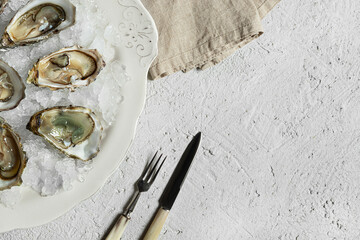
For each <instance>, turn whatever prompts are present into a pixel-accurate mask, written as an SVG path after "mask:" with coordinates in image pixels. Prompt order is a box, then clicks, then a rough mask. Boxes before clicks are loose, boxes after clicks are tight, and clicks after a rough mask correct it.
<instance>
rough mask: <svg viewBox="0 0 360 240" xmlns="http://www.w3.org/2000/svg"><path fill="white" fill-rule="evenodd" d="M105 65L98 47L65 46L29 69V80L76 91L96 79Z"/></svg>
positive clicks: (50, 86) (37, 84)
mask: <svg viewBox="0 0 360 240" xmlns="http://www.w3.org/2000/svg"><path fill="white" fill-rule="evenodd" d="M104 66H105V62H104V60H103V58H102V57H101V55H100V54H99V52H98V51H97V50H96V49H84V48H81V47H79V46H74V47H70V48H63V49H61V50H59V51H57V52H54V53H52V54H50V55H48V56H45V57H43V58H42V59H40V60H39V61H38V62H37V63H36V64H35V65H34V67H33V68H32V69H31V70H30V71H29V75H28V78H27V82H28V83H33V84H35V85H36V86H39V87H48V88H50V89H51V90H58V89H63V88H68V89H70V90H72V91H74V90H75V88H78V87H81V86H87V85H89V84H90V83H92V82H93V81H95V79H96V77H97V76H98V75H99V73H100V71H101V69H102V68H103V67H104Z"/></svg>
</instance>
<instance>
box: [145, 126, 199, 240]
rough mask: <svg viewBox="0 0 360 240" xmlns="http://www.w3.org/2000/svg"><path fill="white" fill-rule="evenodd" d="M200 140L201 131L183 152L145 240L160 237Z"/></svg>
mask: <svg viewBox="0 0 360 240" xmlns="http://www.w3.org/2000/svg"><path fill="white" fill-rule="evenodd" d="M200 140H201V132H199V133H198V134H196V135H195V136H194V138H193V139H192V140H191V142H190V143H189V145H188V146H187V148H186V149H185V151H184V153H183V154H182V156H181V158H180V161H179V163H178V164H177V166H176V168H175V170H174V172H173V174H172V175H171V178H170V180H169V182H168V184H167V185H166V187H165V190H164V192H163V194H162V195H161V197H160V200H159V203H160V206H159V209H158V211H157V213H156V215H155V217H154V219H153V221H152V223H151V225H150V227H149V228H148V230H147V232H146V234H145V237H144V240H154V239H158V237H159V235H160V232H161V229H162V227H163V226H164V224H165V221H166V218H167V216H168V215H169V213H170V210H171V208H172V206H173V205H174V202H175V200H176V198H177V196H178V194H179V192H180V189H181V187H182V185H183V183H184V181H185V179H186V176H187V174H188V172H189V169H190V167H191V164H192V162H193V159H194V157H195V154H196V152H197V149H198V148H199V145H200Z"/></svg>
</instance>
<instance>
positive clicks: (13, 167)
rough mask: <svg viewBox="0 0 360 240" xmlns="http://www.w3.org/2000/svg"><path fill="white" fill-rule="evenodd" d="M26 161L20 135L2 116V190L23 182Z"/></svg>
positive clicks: (0, 169)
mask: <svg viewBox="0 0 360 240" xmlns="http://www.w3.org/2000/svg"><path fill="white" fill-rule="evenodd" d="M26 161H27V159H26V156H25V153H24V151H23V150H22V145H21V143H20V137H19V136H18V135H17V134H16V133H15V132H14V131H13V130H12V129H11V127H10V125H9V124H7V123H6V122H5V120H4V119H3V118H1V117H0V191H2V190H5V189H8V188H11V187H12V186H18V185H20V184H21V183H22V181H21V175H22V172H23V170H24V168H25V166H26Z"/></svg>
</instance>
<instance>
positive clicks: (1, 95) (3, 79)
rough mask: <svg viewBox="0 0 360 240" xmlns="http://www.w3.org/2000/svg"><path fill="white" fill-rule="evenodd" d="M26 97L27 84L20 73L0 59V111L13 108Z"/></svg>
mask: <svg viewBox="0 0 360 240" xmlns="http://www.w3.org/2000/svg"><path fill="white" fill-rule="evenodd" d="M24 97H25V85H24V83H23V82H22V80H21V78H20V76H19V74H18V73H17V72H16V71H15V70H14V69H13V68H12V67H10V66H9V65H8V64H6V63H5V62H3V61H1V60H0V112H1V111H6V110H10V109H13V108H15V107H17V105H19V103H20V101H21V100H22V99H23V98H24Z"/></svg>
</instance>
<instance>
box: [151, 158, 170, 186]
mask: <svg viewBox="0 0 360 240" xmlns="http://www.w3.org/2000/svg"><path fill="white" fill-rule="evenodd" d="M166 158H167V156H166V157H165V158H164V160H163V161H162V163H161V165H160V167H159V168H158V169H157V171H156V173H155V174H154V176H153V177H152V178H151V180H150V184H152V183H153V182H154V181H155V179H156V177H157V175H158V173H159V172H160V169H161V167H162V166H163V165H164V162H165V160H166Z"/></svg>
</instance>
